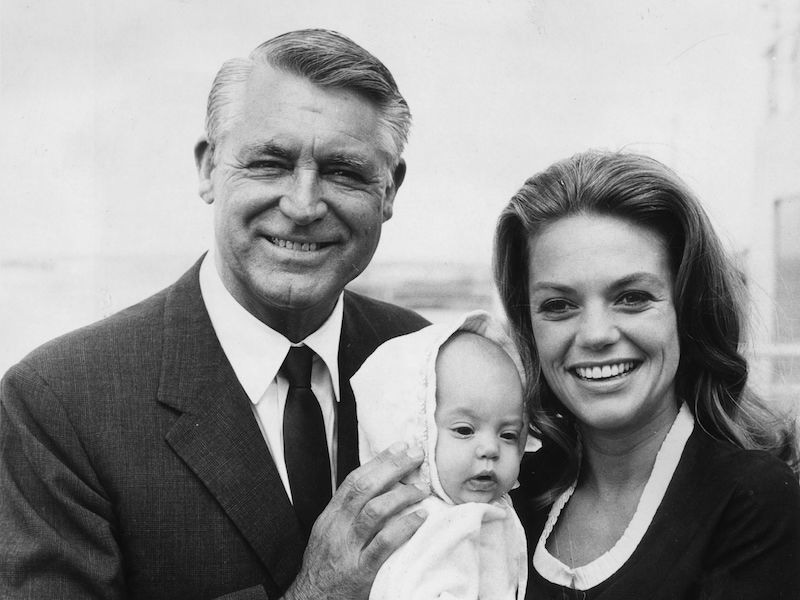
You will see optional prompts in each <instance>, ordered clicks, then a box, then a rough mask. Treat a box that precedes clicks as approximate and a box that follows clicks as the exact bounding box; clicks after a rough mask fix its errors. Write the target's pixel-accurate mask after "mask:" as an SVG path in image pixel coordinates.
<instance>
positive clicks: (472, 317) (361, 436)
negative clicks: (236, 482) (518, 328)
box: [350, 311, 538, 504]
mask: <svg viewBox="0 0 800 600" xmlns="http://www.w3.org/2000/svg"><path fill="white" fill-rule="evenodd" d="M457 331H469V332H472V333H476V334H478V335H481V336H483V337H485V338H487V339H488V340H491V341H492V342H494V343H495V344H497V345H498V346H500V347H501V348H502V349H503V350H505V352H506V353H507V354H508V355H509V357H511V359H512V360H513V361H514V364H515V365H516V367H517V371H518V372H519V374H520V379H521V380H522V381H524V377H525V375H524V370H523V367H522V362H521V360H520V358H519V355H518V354H517V350H516V348H515V346H514V343H513V342H512V340H511V339H510V338H509V337H508V335H507V334H506V333H505V331H504V330H503V327H502V325H501V324H500V323H499V322H497V321H496V320H495V319H493V318H492V317H491V315H489V313H487V312H485V311H474V312H470V313H467V314H465V315H463V316H461V317H460V318H458V319H455V320H453V321H450V322H447V323H441V324H434V325H429V326H427V327H425V328H424V329H421V330H419V331H416V332H414V333H409V334H407V335H403V336H400V337H396V338H393V339H391V340H389V341H387V342H385V343H384V344H382V345H381V346H379V347H378V349H377V350H375V352H373V353H372V355H371V356H370V357H369V358H367V360H366V361H365V362H364V364H363V365H362V366H361V368H360V369H359V371H358V372H357V373H356V374H355V375H354V376H353V378H352V379H351V380H350V383H351V385H352V387H353V393H354V395H355V398H356V407H357V414H358V445H359V458H360V460H361V464H364V463H366V462H367V461H369V460H370V459H372V458H373V457H375V455H377V454H379V453H380V452H381V451H383V450H385V449H386V448H387V447H388V446H390V445H391V444H393V443H394V442H408V443H411V444H417V445H419V446H421V447H422V448H423V450H424V451H425V461H424V462H423V464H422V466H421V467H420V469H419V470H418V471H415V472H414V473H412V474H411V475H410V476H409V477H408V478H406V479H405V480H404V481H405V482H406V483H413V484H415V485H418V486H421V487H424V488H428V489H430V490H431V491H432V492H433V493H434V494H435V495H437V496H439V497H440V498H441V499H442V500H444V501H445V502H448V503H449V504H453V501H452V500H451V499H450V498H449V497H448V496H447V494H446V493H445V491H444V489H443V488H442V485H441V482H440V480H439V475H438V472H437V470H436V463H435V461H434V460H432V458H433V457H434V456H435V450H436V437H437V430H436V422H435V420H434V413H435V410H436V357H437V356H438V354H439V349H440V348H441V346H442V344H444V343H445V342H446V341H447V340H448V339H449V338H450V337H451V336H452V335H453V334H454V333H455V332H457ZM536 444H538V441H537V440H533V439H532V438H529V443H528V445H527V446H526V449H532V448H531V446H532V445H533V446H535V445H536Z"/></svg>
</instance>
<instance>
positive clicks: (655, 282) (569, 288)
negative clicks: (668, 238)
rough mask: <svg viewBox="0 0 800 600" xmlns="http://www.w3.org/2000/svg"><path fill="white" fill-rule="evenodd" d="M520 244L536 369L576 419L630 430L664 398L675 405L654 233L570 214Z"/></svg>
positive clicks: (669, 325) (672, 332)
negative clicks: (525, 247) (525, 251)
mask: <svg viewBox="0 0 800 600" xmlns="http://www.w3.org/2000/svg"><path fill="white" fill-rule="evenodd" d="M529 252H530V256H529V258H530V261H529V284H530V291H529V293H530V300H531V324H532V326H533V337H534V340H535V344H536V351H537V354H538V357H539V360H540V362H541V367H542V372H543V373H544V376H545V378H546V380H547V383H548V384H549V386H550V388H551V389H552V390H553V392H554V393H555V394H556V396H557V397H558V399H559V400H560V401H561V403H562V404H563V405H564V406H565V407H566V408H567V409H568V410H569V411H570V412H571V413H573V414H574V415H575V417H576V418H577V419H578V421H579V422H580V423H581V425H582V427H584V428H586V429H590V430H591V429H595V428H596V429H597V430H606V431H609V430H614V431H620V430H630V429H638V428H640V427H643V426H647V424H648V423H649V422H650V420H652V419H655V418H660V415H663V414H665V412H664V409H665V407H666V406H668V405H674V407H673V408H674V410H677V406H678V403H677V400H676V399H675V397H674V378H675V373H676V371H677V368H678V361H679V358H680V346H679V343H678V328H677V322H676V316H675V307H674V305H673V302H672V293H673V281H672V279H673V276H672V272H671V270H670V266H669V259H668V254H667V250H666V245H665V243H664V242H663V240H662V239H661V238H660V237H659V236H658V235H656V234H655V233H654V232H652V231H650V230H648V229H646V228H644V227H642V226H639V225H635V224H633V223H631V222H629V221H626V220H623V219H619V218H617V217H611V216H604V215H597V214H589V215H576V216H569V217H563V218H561V219H558V220H556V221H554V222H552V223H548V224H547V225H545V226H544V227H542V228H540V229H539V230H538V231H537V233H536V234H535V235H533V236H531V238H530V246H529ZM668 412H674V411H668Z"/></svg>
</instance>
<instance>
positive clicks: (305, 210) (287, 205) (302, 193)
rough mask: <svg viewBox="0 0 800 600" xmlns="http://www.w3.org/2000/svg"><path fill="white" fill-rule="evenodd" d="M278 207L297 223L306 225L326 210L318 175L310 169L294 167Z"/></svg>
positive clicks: (319, 217) (321, 215) (318, 217)
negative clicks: (290, 180)
mask: <svg viewBox="0 0 800 600" xmlns="http://www.w3.org/2000/svg"><path fill="white" fill-rule="evenodd" d="M280 209H281V212H283V214H285V215H286V216H287V217H289V218H290V219H291V220H292V221H294V222H295V223H297V224H298V225H308V224H309V223H313V222H314V221H316V220H318V219H321V218H322V217H324V216H325V213H327V212H328V205H327V204H326V203H325V200H324V198H323V194H322V190H321V185H320V182H319V177H318V176H317V173H316V171H314V170H311V169H296V170H295V173H294V176H293V177H292V182H291V183H290V184H289V189H288V190H287V191H286V192H285V193H284V194H283V196H281V200H280Z"/></svg>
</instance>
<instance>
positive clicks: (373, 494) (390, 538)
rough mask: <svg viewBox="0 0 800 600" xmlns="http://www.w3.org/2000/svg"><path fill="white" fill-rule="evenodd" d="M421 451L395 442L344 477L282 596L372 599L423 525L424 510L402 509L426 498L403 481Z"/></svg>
mask: <svg viewBox="0 0 800 600" xmlns="http://www.w3.org/2000/svg"><path fill="white" fill-rule="evenodd" d="M422 458H423V454H422V450H421V449H420V448H417V447H412V448H409V447H408V446H407V445H406V444H401V443H398V444H394V445H392V446H391V447H389V448H388V449H387V450H384V451H383V452H381V453H380V454H379V455H378V456H376V457H375V458H374V459H372V460H371V461H370V462H368V463H366V464H364V465H362V466H361V467H359V468H358V469H356V470H355V471H353V472H352V473H350V474H349V475H348V476H347V478H346V479H345V480H344V482H343V483H342V485H341V486H340V487H339V489H338V490H337V491H336V493H335V494H334V495H333V498H332V499H331V501H330V503H329V504H328V506H327V507H326V508H325V510H324V511H323V512H322V514H321V515H320V516H319V518H318V519H317V522H316V523H315V524H314V528H313V529H312V530H311V539H310V540H309V542H308V547H307V548H306V553H305V556H304V557H303V565H302V567H301V569H300V573H299V574H298V575H297V578H296V579H295V580H294V583H293V584H292V585H291V587H290V588H289V590H288V591H287V592H286V594H285V595H284V600H312V599H323V598H325V599H336V598H340V599H346V600H358V599H359V598H364V599H366V598H368V597H369V591H370V587H371V586H372V581H373V580H374V579H375V575H376V574H377V572H378V569H379V568H380V566H381V565H382V564H383V563H384V561H385V560H386V559H387V558H388V557H389V555H390V554H391V553H392V552H394V551H395V550H396V549H397V548H399V547H400V546H401V545H402V544H404V543H405V542H406V541H407V540H408V539H409V538H410V537H411V536H412V535H413V534H414V532H415V531H416V530H417V529H418V528H419V526H420V525H422V522H423V521H424V520H425V517H426V516H427V515H426V514H425V512H424V511H423V510H417V511H412V512H410V513H408V514H405V515H400V513H401V512H402V511H403V510H404V509H406V508H408V507H409V506H410V505H412V504H414V503H416V502H419V501H420V500H422V499H423V498H424V497H425V493H423V492H422V491H421V490H419V489H418V488H416V487H414V486H413V485H404V484H402V483H399V481H400V479H401V478H402V477H404V476H405V475H406V474H408V473H410V472H411V471H413V470H414V469H416V468H417V467H419V465H420V464H421V463H422Z"/></svg>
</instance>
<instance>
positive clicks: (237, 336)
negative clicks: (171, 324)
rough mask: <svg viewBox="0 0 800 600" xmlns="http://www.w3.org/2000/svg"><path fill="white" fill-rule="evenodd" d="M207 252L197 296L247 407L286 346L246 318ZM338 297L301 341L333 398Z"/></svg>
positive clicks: (280, 338)
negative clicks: (325, 374) (320, 366)
mask: <svg viewBox="0 0 800 600" xmlns="http://www.w3.org/2000/svg"><path fill="white" fill-rule="evenodd" d="M214 262H215V261H214V251H213V250H212V251H210V252H209V253H208V254H207V255H206V257H205V258H204V259H203V264H202V265H201V266H200V292H201V293H202V296H203V302H204V303H205V305H206V310H207V311H208V316H209V317H210V318H211V324H212V325H213V326H214V332H215V333H216V334H217V338H218V339H219V343H220V345H221V346H222V349H223V351H224V352H225V356H227V358H228V361H229V362H230V363H231V366H232V367H233V370H234V372H235V373H236V377H237V378H238V379H239V383H241V384H242V387H243V388H244V391H245V392H246V393H247V396H248V397H249V398H250V401H251V402H252V403H253V404H256V403H258V401H259V400H260V399H261V397H262V396H263V395H264V392H265V391H266V389H267V386H269V384H270V383H271V382H272V380H273V379H275V376H276V375H277V374H278V369H280V367H281V364H282V363H283V359H284V358H285V357H286V353H287V352H288V351H289V347H290V346H291V345H292V343H291V342H290V341H289V340H288V339H287V338H286V337H284V336H283V335H282V334H280V333H278V332H277V331H275V330H274V329H272V328H271V327H268V326H267V325H265V324H264V323H262V322H261V321H259V320H258V319H257V318H256V317H254V316H253V315H252V314H250V313H249V312H248V311H247V310H246V309H245V308H244V307H243V306H242V305H241V304H239V303H238V302H237V301H236V299H235V298H234V297H233V296H232V295H231V294H230V292H229V291H228V290H227V288H226V287H225V284H223V283H222V279H221V278H220V276H219V273H218V272H217V269H216V268H215V265H214ZM342 296H343V295H342V294H340V295H339V299H338V300H337V301H336V306H335V307H334V308H333V312H331V314H330V316H329V317H328V318H327V320H326V321H325V322H324V323H323V324H322V326H321V327H320V328H319V329H317V330H316V331H315V332H314V333H312V334H311V335H309V336H308V337H307V338H306V339H304V340H303V342H302V343H304V344H305V345H306V346H308V347H309V348H311V349H312V350H313V351H314V352H316V353H317V355H318V356H319V357H320V358H321V359H322V360H323V362H324V363H325V366H326V367H327V368H328V371H329V372H330V374H331V383H332V384H333V394H334V397H335V398H336V400H337V401H338V400H339V361H338V356H339V338H340V337H341V332H342V318H343V314H344V310H343V305H344V302H343V299H342Z"/></svg>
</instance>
